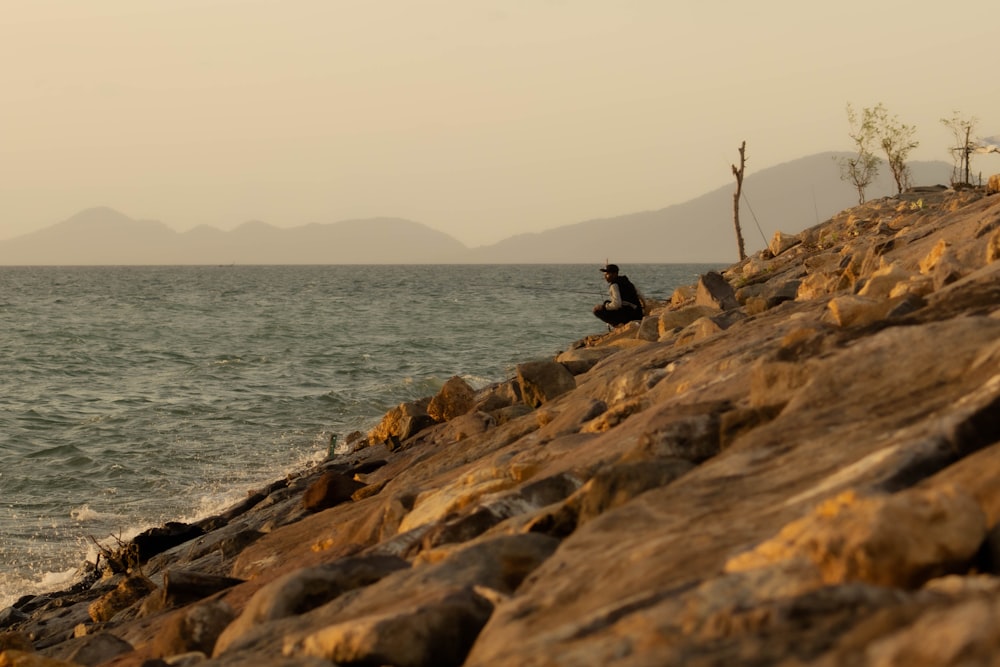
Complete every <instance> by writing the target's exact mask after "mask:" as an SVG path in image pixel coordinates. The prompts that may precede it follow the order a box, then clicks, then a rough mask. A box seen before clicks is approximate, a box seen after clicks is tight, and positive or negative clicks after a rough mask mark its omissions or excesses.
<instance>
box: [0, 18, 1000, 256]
mask: <svg viewBox="0 0 1000 667" xmlns="http://www.w3.org/2000/svg"><path fill="white" fill-rule="evenodd" d="M998 16H1000V14H998V12H997V6H996V2H995V0H965V1H964V2H961V3H958V4H956V5H952V6H949V5H941V4H939V3H920V2H918V3H914V2H913V1H912V0H908V1H906V2H902V1H898V2H897V1H891V2H890V1H886V0H838V2H829V3H813V2H803V1H802V0H757V1H755V2H743V1H740V2H735V1H728V0H716V1H715V2H688V3H675V2H670V1H669V0H281V1H278V0H2V19H0V61H2V62H3V63H4V65H3V67H2V68H0V85H2V95H3V97H2V104H0V139H2V141H0V239H5V238H10V237H13V236H18V235H20V234H23V233H26V232H29V231H34V230H36V229H40V228H42V227H45V226H48V225H51V224H54V223H56V222H60V221H62V220H64V219H66V218H68V217H70V216H71V215H73V214H74V213H76V212H78V211H80V210H81V209H84V208H88V207H91V206H99V205H100V206H111V207H113V208H116V209H118V210H120V211H121V212H123V213H125V214H126V215H129V216H131V217H133V218H154V219H159V220H162V221H163V222H165V223H166V224H168V225H169V226H171V227H173V228H174V229H177V230H179V231H183V230H186V229H190V228H191V227H194V226H196V225H199V224H208V225H212V226H214V227H219V228H221V229H232V228H233V227H236V226H237V225H239V224H241V223H243V222H245V221H247V220H251V219H258V220H264V221H265V222H269V223H271V224H274V225H277V226H279V227H288V226H297V225H302V224H306V223H309V222H335V221H338V220H343V219H347V218H358V217H373V216H398V217H405V218H409V219H411V220H416V221H418V222H422V223H425V224H427V225H430V226H431V227H434V228H435V229H439V230H441V231H444V232H447V233H449V234H451V235H453V236H454V237H456V238H457V239H459V240H460V241H462V242H464V243H466V244H468V245H470V246H475V245H481V244H485V243H491V242H494V241H497V240H500V239H502V238H505V237H507V236H510V235H512V234H516V233H521V232H526V231H534V230H539V229H545V228H551V227H556V226H559V225H565V224H571V223H575V222H580V221H582V220H586V219H590V218H595V217H604V216H614V215H619V214H625V213H632V212H636V211H642V210H649V209H657V208H662V207H665V206H668V205H670V204H674V203H678V202H681V201H686V200H688V199H691V198H693V197H695V196H698V195H701V194H704V193H705V192H707V191H708V190H711V189H714V188H716V187H719V186H721V185H726V184H727V183H732V182H733V179H732V174H731V171H730V164H731V163H733V162H735V161H737V160H738V153H737V149H738V147H739V144H740V142H741V141H743V140H746V141H747V153H748V158H749V162H748V165H747V172H748V174H749V173H752V172H753V171H754V170H760V169H763V168H766V167H769V166H773V165H775V164H779V163H782V162H786V161H789V160H792V159H795V158H798V157H802V156H804V155H808V154H812V153H817V152H821V151H827V150H849V149H850V148H851V146H850V142H849V139H848V138H847V131H848V124H847V119H846V114H845V105H846V104H847V103H848V102H851V103H852V104H853V105H854V106H855V107H856V108H861V107H865V106H874V105H875V104H877V103H879V102H882V103H883V104H884V105H885V106H886V107H887V108H888V109H889V111H890V112H891V113H894V114H896V115H898V116H899V120H900V121H902V122H905V123H908V124H911V125H915V126H916V127H917V130H918V132H917V139H918V140H919V141H920V142H921V145H920V147H919V149H918V150H917V151H915V152H914V153H913V156H912V157H913V158H914V159H922V160H930V159H939V160H945V161H949V162H950V159H951V158H950V156H949V155H948V153H947V147H948V146H949V145H951V139H950V135H949V133H948V131H947V129H945V128H944V127H943V126H942V125H941V123H940V122H939V119H940V118H942V117H951V116H952V115H953V112H954V111H959V112H960V113H961V114H962V115H963V116H966V117H972V116H974V117H976V118H978V119H979V125H978V130H979V132H978V134H980V135H982V136H989V135H997V134H1000V85H998V84H997V81H996V74H995V72H996V53H997V50H996V44H997V39H998V36H997V35H998V33H997V25H998ZM973 166H974V167H979V168H981V169H983V170H984V173H985V174H988V173H995V172H997V171H1000V156H988V157H983V158H979V159H978V160H975V161H974V162H973Z"/></svg>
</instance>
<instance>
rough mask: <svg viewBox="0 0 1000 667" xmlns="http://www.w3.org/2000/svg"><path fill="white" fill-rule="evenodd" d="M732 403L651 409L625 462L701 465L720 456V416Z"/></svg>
mask: <svg viewBox="0 0 1000 667" xmlns="http://www.w3.org/2000/svg"><path fill="white" fill-rule="evenodd" d="M727 408H728V403H726V402H720V403H707V404H696V405H689V406H684V407H683V408H676V407H675V408H672V409H669V410H665V409H662V408H661V409H651V410H650V411H648V412H647V414H646V415H645V420H644V422H643V425H642V433H641V435H640V436H639V438H638V442H637V443H636V445H635V446H634V447H633V448H631V449H630V450H628V452H627V453H626V454H625V455H624V456H623V460H625V461H649V460H659V459H684V460H687V461H692V462H694V463H700V462H702V461H704V460H706V459H709V458H711V457H713V456H715V455H716V454H718V453H719V443H720V429H719V415H720V414H721V413H722V412H723V411H725V410H726V409H727Z"/></svg>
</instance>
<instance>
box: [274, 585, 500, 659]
mask: <svg viewBox="0 0 1000 667" xmlns="http://www.w3.org/2000/svg"><path fill="white" fill-rule="evenodd" d="M492 611H493V605H492V604H491V603H490V602H489V601H487V600H486V599H485V598H483V597H482V596H481V595H478V594H477V593H475V592H473V591H471V590H464V591H456V592H451V593H448V594H446V595H444V596H442V597H440V598H439V599H435V600H427V601H424V602H423V603H421V604H418V605H414V606H412V607H409V608H405V607H404V608H402V609H397V610H394V611H392V612H387V613H382V614H373V615H370V616H363V617H360V618H356V619H352V620H350V621H346V622H343V623H338V624H336V625H332V626H330V627H327V628H324V629H322V630H320V631H318V632H316V633H314V634H312V635H309V636H308V637H306V638H305V639H303V640H302V641H301V642H298V643H296V644H293V645H292V646H289V647H288V648H287V649H286V654H287V655H309V656H318V657H321V658H325V659H327V660H330V661H331V662H335V663H337V664H364V665H397V666H398V667H438V666H440V667H450V666H454V667H458V665H461V664H462V662H463V661H464V660H465V656H466V655H467V654H468V652H469V648H471V647H472V643H473V642H474V641H475V640H476V636H477V635H478V634H479V631H480V630H481V629H482V627H483V626H484V625H485V624H486V621H487V620H488V619H489V617H490V613H491V612H492Z"/></svg>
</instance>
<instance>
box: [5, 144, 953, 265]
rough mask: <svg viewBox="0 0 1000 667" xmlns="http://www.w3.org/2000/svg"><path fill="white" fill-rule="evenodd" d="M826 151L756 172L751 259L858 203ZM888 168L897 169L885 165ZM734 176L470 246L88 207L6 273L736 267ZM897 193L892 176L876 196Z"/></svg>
mask: <svg viewBox="0 0 1000 667" xmlns="http://www.w3.org/2000/svg"><path fill="white" fill-rule="evenodd" d="M845 155H847V154H846V153H832V152H831V153H820V154H817V155H812V156H808V157H804V158H800V159H798V160H794V161H791V162H787V163H785V164H781V165H777V166H774V167H770V168H768V169H764V170H762V171H760V172H753V171H752V170H749V168H750V166H751V165H750V164H749V163H748V171H747V174H746V177H745V178H744V181H743V193H744V196H745V199H744V201H741V202H740V221H741V227H742V230H743V236H744V239H745V243H746V251H747V253H748V254H752V253H754V252H756V251H757V250H760V249H761V248H763V247H764V246H765V245H766V244H767V241H768V240H770V237H771V236H773V234H774V232H775V231H779V230H780V231H782V232H785V233H789V234H794V233H797V232H799V231H801V230H803V229H805V228H807V227H811V226H812V225H815V224H817V223H819V222H822V221H824V220H826V219H828V218H829V217H831V216H832V215H833V214H835V213H837V212H838V211H841V210H843V209H845V208H848V207H850V206H853V205H854V204H856V203H857V192H856V191H855V189H854V188H853V187H852V186H851V185H850V184H848V183H846V182H844V181H842V180H841V179H840V172H839V166H838V164H837V159H838V158H839V157H843V156H845ZM910 169H911V171H912V177H913V178H912V180H913V183H914V184H916V185H935V184H939V183H947V182H948V179H949V177H950V175H951V169H952V167H951V165H949V164H946V163H944V162H915V163H911V164H910ZM882 171H887V170H886V169H885V168H884V167H883V169H882ZM734 192H735V180H734V181H733V182H731V183H729V184H728V185H724V186H721V187H719V188H717V189H715V190H713V191H711V192H708V193H706V194H704V195H701V196H700V197H697V198H695V199H692V200H690V201H687V202H684V203H681V204H675V205H673V206H669V207H666V208H663V209H659V210H656V211H644V212H639V213H630V214H627V215H621V216H617V217H613V218H602V219H594V220H587V221H584V222H579V223H576V224H570V225H564V226H562V227H556V228H554V229H548V230H545V231H540V232H537V233H529V234H519V235H517V236H512V237H510V238H507V239H504V240H502V241H500V242H498V243H495V244H492V245H488V246H480V247H477V248H467V247H466V246H465V245H463V244H462V243H460V242H459V241H458V240H456V239H455V238H453V237H451V236H449V235H447V234H445V233H443V232H439V231H436V230H434V229H433V228H431V227H429V226H427V225H424V224H422V223H418V222H413V221H411V220H404V219H400V218H368V219H363V220H344V221H340V222H334V223H325V224H321V223H311V224H307V225H303V226H299V227H292V228H279V227H276V226H274V225H271V224H268V223H266V222H261V221H259V220H252V221H248V222H245V223H243V224H242V225H240V226H239V227H237V228H236V229H234V230H232V231H228V232H227V231H221V230H219V229H216V228H214V227H210V226H207V225H202V226H199V227H195V228H194V229H191V230H189V231H186V232H183V233H179V232H175V231H173V230H172V229H170V228H169V227H168V226H167V225H165V224H164V223H162V222H159V221H156V220H134V219H132V218H129V217H128V216H126V215H124V214H122V213H120V212H118V211H116V210H114V209H111V208H108V207H96V208H91V209H87V210H85V211H81V212H80V213H78V214H76V215H74V216H73V217H71V218H69V219H68V220H65V221H63V222H60V223H58V224H55V225H52V226H50V227H47V228H45V229H42V230H40V231H37V232H33V233H30V234H25V235H23V236H19V237H16V238H13V239H9V240H6V241H0V265H142V264H171V265H172V264H208V265H212V264H447V263H470V264H474V263H495V264H518V263H524V264H531V263H554V264H555V263H603V262H604V261H605V260H609V261H612V262H617V263H619V264H635V263H687V262H691V263H694V262H704V263H729V262H733V261H735V260H736V259H738V252H737V246H736V235H735V231H734V227H733V193H734ZM894 192H895V185H894V183H893V182H892V179H891V177H890V176H889V175H888V174H882V175H881V176H880V177H879V179H878V180H877V181H876V182H875V183H874V184H873V186H872V187H871V188H869V189H868V191H867V192H866V194H867V195H868V198H869V199H874V198H876V197H880V196H885V195H889V194H891V193H894Z"/></svg>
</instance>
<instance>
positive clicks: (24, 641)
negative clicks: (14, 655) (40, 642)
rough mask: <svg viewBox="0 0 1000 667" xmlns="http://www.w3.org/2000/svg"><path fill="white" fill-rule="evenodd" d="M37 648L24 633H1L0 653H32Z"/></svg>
mask: <svg viewBox="0 0 1000 667" xmlns="http://www.w3.org/2000/svg"><path fill="white" fill-rule="evenodd" d="M34 650H35V647H34V646H33V645H32V644H31V639H30V638H29V637H28V636H27V635H25V634H24V633H23V632H0V652H3V651H25V652H27V653H31V652H32V651H34Z"/></svg>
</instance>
